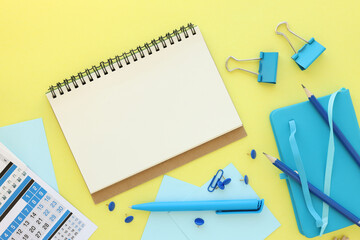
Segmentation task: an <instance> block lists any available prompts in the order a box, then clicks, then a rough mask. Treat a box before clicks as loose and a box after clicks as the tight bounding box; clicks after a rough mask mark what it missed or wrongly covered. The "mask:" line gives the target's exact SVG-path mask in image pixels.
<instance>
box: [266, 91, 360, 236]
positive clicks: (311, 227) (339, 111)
mask: <svg viewBox="0 0 360 240" xmlns="http://www.w3.org/2000/svg"><path fill="white" fill-rule="evenodd" d="M329 98H330V95H329V96H325V97H322V98H319V99H318V100H319V102H320V103H321V104H322V106H323V107H324V108H325V109H327V106H328V101H329ZM333 115H334V121H335V123H336V124H337V125H338V127H339V128H340V129H341V130H342V132H343V133H344V135H345V136H346V137H347V138H348V140H349V141H350V142H351V143H352V144H353V146H354V148H355V150H356V151H357V152H358V153H360V131H359V125H358V121H357V118H356V114H355V110H354V107H353V104H352V100H351V97H350V93H349V90H345V91H342V92H339V93H338V95H337V97H336V99H335V103H334V113H333ZM290 120H295V122H296V128H297V132H296V134H295V138H296V141H297V144H298V147H299V151H300V154H301V158H302V161H303V164H304V168H305V172H306V175H307V178H308V181H309V182H311V183H312V184H313V185H314V186H315V187H317V188H318V189H320V190H322V191H323V189H324V176H325V164H326V156H327V150H328V141H329V127H328V125H327V123H326V122H325V121H324V120H323V119H322V117H321V116H320V114H319V113H318V112H317V111H316V110H315V108H314V107H313V106H312V104H311V103H310V102H308V101H306V102H302V103H299V104H295V105H291V106H288V107H284V108H280V109H277V110H274V111H273V112H272V113H271V114H270V121H271V125H272V128H273V132H274V136H275V140H276V144H277V147H278V150H279V154H280V159H281V161H283V162H284V163H285V164H287V165H288V166H289V167H291V168H292V169H294V170H296V165H295V162H294V159H293V154H292V152H291V148H290V144H289V136H290V128H289V121H290ZM286 181H287V185H288V189H289V193H290V197H291V201H292V204H293V208H294V212H295V217H296V221H297V224H298V228H299V231H300V232H301V233H302V234H303V235H305V236H306V237H315V236H318V235H319V232H320V229H319V228H317V227H316V225H315V220H314V219H313V218H312V216H311V215H310V213H309V211H308V210H307V208H306V205H305V200H304V197H303V193H302V190H301V186H300V185H299V184H298V183H297V182H295V181H294V180H293V179H288V178H287V179H286ZM359 183H360V167H359V166H358V165H357V164H356V162H355V161H354V159H353V158H352V157H351V155H350V154H349V153H348V152H347V150H346V149H345V148H344V146H343V145H342V143H341V142H340V141H339V140H338V139H337V137H335V156H334V165H333V174H332V180H331V194H330V197H331V198H333V199H334V200H335V201H337V202H338V203H340V204H341V205H342V206H344V207H345V208H347V209H348V210H349V211H351V212H352V213H354V214H355V215H356V216H360V208H359V206H358V204H356V203H357V202H358V201H359V199H360V188H359ZM312 201H313V204H314V208H315V210H316V211H317V212H318V214H319V215H320V216H321V214H322V201H321V200H320V199H318V198H317V197H316V196H314V195H312ZM349 225H352V222H350V221H349V220H348V219H346V218H345V217H343V216H342V215H341V214H340V213H338V212H337V211H335V210H334V209H332V208H330V211H329V223H328V226H327V228H326V230H325V233H327V232H332V231H335V230H338V229H340V228H344V227H347V226H349Z"/></svg>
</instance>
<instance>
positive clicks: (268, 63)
mask: <svg viewBox="0 0 360 240" xmlns="http://www.w3.org/2000/svg"><path fill="white" fill-rule="evenodd" d="M278 56H279V53H277V52H260V63H259V75H258V82H264V83H273V84H275V83H276V73H277V65H278Z"/></svg>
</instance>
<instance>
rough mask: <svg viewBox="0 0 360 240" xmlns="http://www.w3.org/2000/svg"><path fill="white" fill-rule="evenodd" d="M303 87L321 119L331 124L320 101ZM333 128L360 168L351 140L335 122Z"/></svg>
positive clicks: (359, 158) (358, 157) (357, 155)
mask: <svg viewBox="0 0 360 240" xmlns="http://www.w3.org/2000/svg"><path fill="white" fill-rule="evenodd" d="M301 86H302V87H303V88H304V91H305V93H306V96H307V97H308V98H309V101H310V102H311V104H312V105H313V106H314V107H315V109H316V110H317V112H318V113H319V114H320V115H321V117H322V118H323V119H324V120H325V122H326V124H329V118H328V113H327V111H326V110H325V109H324V108H323V106H322V105H321V104H320V103H319V101H318V100H317V99H316V97H315V96H314V94H312V93H311V92H310V91H309V90H308V89H307V88H306V87H305V86H304V85H302V84H301ZM333 127H334V133H335V135H336V136H337V137H338V138H339V140H340V142H341V143H342V144H343V145H344V147H345V148H346V150H347V151H348V152H349V153H350V155H351V156H352V157H353V159H354V160H355V162H356V163H357V164H358V165H359V166H360V156H359V154H358V153H357V152H356V150H355V149H354V147H353V146H352V145H351V143H350V142H349V140H348V139H347V138H346V137H345V135H344V134H343V133H342V132H341V130H340V128H339V127H338V126H337V125H336V124H335V122H334V121H333Z"/></svg>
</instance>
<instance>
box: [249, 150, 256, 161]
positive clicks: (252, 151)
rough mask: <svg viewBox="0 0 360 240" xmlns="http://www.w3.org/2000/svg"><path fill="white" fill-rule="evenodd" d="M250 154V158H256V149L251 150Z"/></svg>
mask: <svg viewBox="0 0 360 240" xmlns="http://www.w3.org/2000/svg"><path fill="white" fill-rule="evenodd" d="M250 156H251V158H252V159H255V158H256V151H255V149H253V150H251V153H250Z"/></svg>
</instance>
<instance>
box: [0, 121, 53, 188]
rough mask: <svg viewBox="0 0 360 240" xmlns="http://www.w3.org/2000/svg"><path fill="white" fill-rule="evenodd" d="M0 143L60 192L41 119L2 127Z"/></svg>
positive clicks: (0, 129) (0, 128)
mask: <svg viewBox="0 0 360 240" xmlns="http://www.w3.org/2000/svg"><path fill="white" fill-rule="evenodd" d="M0 142H1V143H3V144H4V145H5V146H6V147H7V148H8V149H9V150H10V151H11V152H13V153H14V154H15V155H16V156H17V157H18V158H19V159H20V160H21V161H23V162H24V163H25V164H26V165H27V166H28V167H29V168H30V169H31V170H32V171H33V172H34V173H36V174H37V175H39V177H40V178H42V179H43V180H44V181H45V182H46V183H47V184H49V185H50V186H51V187H52V188H53V189H54V190H56V191H57V192H59V189H58V186H57V183H56V178H55V172H54V167H53V165H52V161H51V156H50V152H49V147H48V143H47V139H46V135H45V129H44V125H43V121H42V119H41V118H39V119H34V120H30V121H26V122H21V123H17V124H13V125H9V126H5V127H0Z"/></svg>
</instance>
